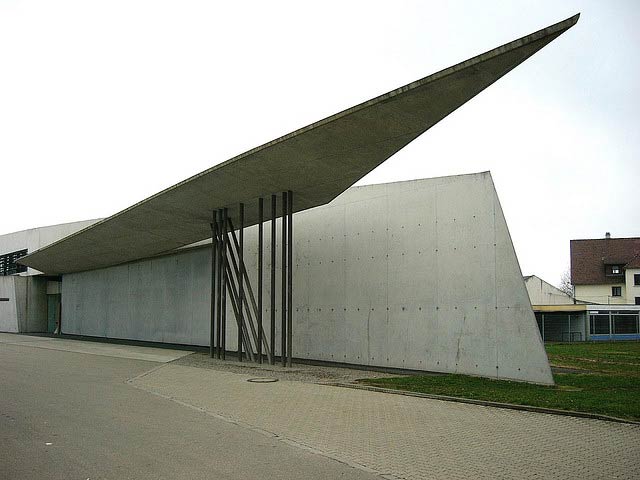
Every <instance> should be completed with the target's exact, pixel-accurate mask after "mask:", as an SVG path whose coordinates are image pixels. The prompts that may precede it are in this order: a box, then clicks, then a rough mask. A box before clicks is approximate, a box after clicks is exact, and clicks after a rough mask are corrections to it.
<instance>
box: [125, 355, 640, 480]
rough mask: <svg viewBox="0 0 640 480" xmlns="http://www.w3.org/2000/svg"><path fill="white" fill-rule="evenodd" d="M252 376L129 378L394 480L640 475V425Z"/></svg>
mask: <svg viewBox="0 0 640 480" xmlns="http://www.w3.org/2000/svg"><path fill="white" fill-rule="evenodd" d="M249 378H250V376H248V375H243V374H238V373H232V372H228V371H216V370H207V369H202V368H195V367H189V366H184V365H176V364H167V365H164V366H162V367H161V368H159V369H157V370H154V371H152V372H150V373H148V374H146V375H143V376H141V377H138V378H136V379H133V380H132V381H131V382H130V383H131V384H132V385H134V386H137V387H138V388H142V389H144V390H147V391H150V392H153V393H155V394H158V395H162V396H165V397H168V398H172V399H174V400H176V401H179V402H181V403H184V404H187V405H191V406H193V407H196V408H199V409H203V410H205V411H206V412H208V413H210V414H213V415H217V416H220V417H223V418H225V419H227V420H229V421H233V422H236V423H239V424H241V425H244V426H246V427H249V428H253V429H255V430H256V431H260V432H262V433H266V434H270V435H276V436H278V437H281V438H282V439H283V440H285V441H288V442H290V443H294V444H297V445H299V446H304V447H308V448H311V449H314V450H316V451H319V452H321V453H322V454H324V455H327V456H330V457H332V458H335V459H338V460H340V461H343V462H345V463H349V464H351V465H358V466H362V467H365V468H367V469H371V470H373V471H375V472H377V473H379V474H381V475H385V476H388V477H389V478H405V479H469V478H477V479H483V478H486V479H499V478H518V479H520V478H579V479H581V480H586V479H592V478H593V479H603V478H606V479H612V478H640V426H637V425H628V424H621V423H612V422H605V421H600V420H590V419H578V418H573V417H562V416H556V415H548V414H540V413H531V412H522V411H513V410H505V409H498V408H492V407H482V406H477V405H469V404H462V403H451V402H444V401H439V400H430V399H423V398H414V397H405V396H401V395H389V394H384V393H377V392H367V391H361V390H353V389H347V388H340V387H332V386H327V385H316V384H309V383H303V382H293V381H283V380H281V381H278V382H275V383H264V384H257V383H249V382H247V379H249ZM247 454H248V455H250V452H247Z"/></svg>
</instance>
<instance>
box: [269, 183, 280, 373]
mask: <svg viewBox="0 0 640 480" xmlns="http://www.w3.org/2000/svg"><path fill="white" fill-rule="evenodd" d="M277 203H278V198H277V197H276V196H275V195H271V292H270V293H271V299H270V300H271V308H270V312H271V331H270V337H271V338H270V342H269V344H270V346H271V365H275V363H276V216H277V212H276V208H277Z"/></svg>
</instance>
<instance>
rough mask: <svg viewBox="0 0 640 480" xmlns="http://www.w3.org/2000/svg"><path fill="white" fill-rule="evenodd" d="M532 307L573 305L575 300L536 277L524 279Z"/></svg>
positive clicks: (530, 276) (529, 276)
mask: <svg viewBox="0 0 640 480" xmlns="http://www.w3.org/2000/svg"><path fill="white" fill-rule="evenodd" d="M524 284H525V285H526V287H527V293H528V294H529V300H531V305H573V304H575V303H576V301H575V299H574V298H573V297H572V296H570V295H567V294H566V293H564V292H563V291H562V290H560V289H559V288H558V287H554V286H553V285H551V284H550V283H549V282H545V281H544V280H542V279H541V278H540V277H536V276H535V275H527V276H526V277H524Z"/></svg>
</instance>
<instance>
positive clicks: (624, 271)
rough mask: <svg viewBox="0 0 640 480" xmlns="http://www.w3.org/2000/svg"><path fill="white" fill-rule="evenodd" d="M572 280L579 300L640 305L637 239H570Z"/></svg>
mask: <svg viewBox="0 0 640 480" xmlns="http://www.w3.org/2000/svg"><path fill="white" fill-rule="evenodd" d="M571 282H572V283H573V285H574V287H575V296H576V298H577V299H579V300H583V301H586V302H590V303H594V304H603V305H640V238H639V237H635V238H611V236H610V234H609V233H607V234H606V236H605V238H597V239H587V240H571Z"/></svg>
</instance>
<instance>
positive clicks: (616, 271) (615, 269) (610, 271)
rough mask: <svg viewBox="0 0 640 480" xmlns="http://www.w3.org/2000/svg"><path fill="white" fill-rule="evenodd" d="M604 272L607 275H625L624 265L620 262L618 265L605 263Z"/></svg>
mask: <svg viewBox="0 0 640 480" xmlns="http://www.w3.org/2000/svg"><path fill="white" fill-rule="evenodd" d="M604 272H605V275H607V276H608V277H611V276H616V275H623V272H622V265H620V264H617V265H605V267H604Z"/></svg>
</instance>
